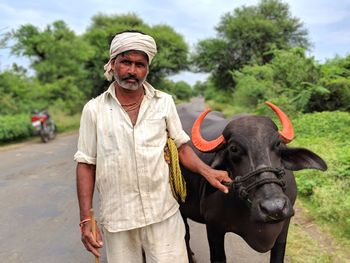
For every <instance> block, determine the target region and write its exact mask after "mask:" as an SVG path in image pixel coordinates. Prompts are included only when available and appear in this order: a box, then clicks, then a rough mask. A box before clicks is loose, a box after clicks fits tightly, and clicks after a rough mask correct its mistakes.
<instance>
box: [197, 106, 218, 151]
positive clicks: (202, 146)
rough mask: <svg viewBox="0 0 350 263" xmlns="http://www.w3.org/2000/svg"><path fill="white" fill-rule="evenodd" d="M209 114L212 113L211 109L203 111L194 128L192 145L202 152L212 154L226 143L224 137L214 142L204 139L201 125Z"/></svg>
mask: <svg viewBox="0 0 350 263" xmlns="http://www.w3.org/2000/svg"><path fill="white" fill-rule="evenodd" d="M209 112H211V109H207V110H205V111H203V112H202V113H201V114H200V115H199V117H198V118H197V120H196V121H195V122H194V124H193V126H192V143H193V145H194V146H195V147H196V148H197V149H198V150H200V151H201V152H211V151H213V150H215V148H216V147H218V146H219V145H220V144H222V143H223V142H224V141H225V138H224V136H222V135H220V136H219V137H218V138H216V139H215V140H212V141H207V140H205V139H203V137H202V135H201V124H202V122H203V120H204V118H205V116H206V115H207V114H208V113H209Z"/></svg>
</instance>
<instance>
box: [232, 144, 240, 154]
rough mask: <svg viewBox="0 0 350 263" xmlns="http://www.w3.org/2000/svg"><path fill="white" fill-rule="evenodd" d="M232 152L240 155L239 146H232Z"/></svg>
mask: <svg viewBox="0 0 350 263" xmlns="http://www.w3.org/2000/svg"><path fill="white" fill-rule="evenodd" d="M230 152H231V153H233V154H238V153H239V148H238V146H237V145H231V146H230Z"/></svg>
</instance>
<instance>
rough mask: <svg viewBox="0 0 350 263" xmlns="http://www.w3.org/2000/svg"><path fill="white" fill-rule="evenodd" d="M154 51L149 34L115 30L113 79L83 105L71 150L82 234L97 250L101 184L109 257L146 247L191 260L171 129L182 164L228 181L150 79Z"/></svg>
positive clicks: (160, 255) (156, 254)
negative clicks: (94, 213)
mask: <svg viewBox="0 0 350 263" xmlns="http://www.w3.org/2000/svg"><path fill="white" fill-rule="evenodd" d="M156 52H157V49H156V43H155V41H154V39H153V38H152V37H150V36H148V35H145V34H143V33H140V32H135V31H127V32H122V33H119V34H117V35H116V36H115V37H114V39H113V40H112V42H111V46H110V59H109V61H108V63H107V64H106V65H105V76H106V77H107V79H108V80H109V81H111V80H112V77H114V78H115V81H114V82H113V83H112V84H111V85H110V86H109V88H108V90H107V91H105V92H104V93H103V94H101V95H100V96H98V97H97V98H95V99H92V100H90V101H89V102H88V103H87V104H86V105H85V107H84V109H83V112H82V117H81V123H80V133H79V142H78V151H77V153H76V154H75V156H74V159H75V160H76V161H77V162H78V165H77V192H78V200H79V207H80V219H81V224H80V225H81V230H82V242H83V243H84V245H85V247H86V249H87V250H89V251H91V252H92V253H93V254H94V255H95V256H100V253H99V250H98V249H99V248H101V247H102V239H101V235H100V232H99V230H98V231H97V232H98V235H97V240H95V239H94V238H93V236H92V234H91V227H92V222H91V219H90V215H89V211H90V209H91V208H92V199H93V192H94V186H95V184H96V186H97V189H98V191H99V197H100V206H101V207H100V209H101V210H100V223H101V226H102V231H103V234H104V240H105V242H106V252H107V259H108V262H109V263H116V262H132V263H137V262H142V251H144V253H145V257H146V262H177V263H179V262H180V263H181V262H187V252H186V247H185V241H184V235H185V230H184V224H183V221H182V218H181V215H180V212H179V209H178V208H179V205H178V203H177V202H176V200H175V199H174V197H173V196H172V192H171V188H170V184H169V175H168V173H169V167H168V164H167V162H166V161H165V158H164V146H165V145H166V141H167V136H170V137H171V138H173V139H174V141H175V143H176V145H177V147H178V151H179V159H180V161H181V163H182V164H183V165H184V166H185V167H187V168H188V169H190V170H192V171H194V172H198V173H200V174H201V175H203V176H204V177H205V178H206V179H207V180H208V181H209V182H210V183H211V184H212V185H213V186H214V187H217V188H218V189H220V190H221V191H224V192H226V193H227V192H228V189H227V187H225V186H224V185H222V184H221V182H223V181H226V182H229V181H231V180H230V178H229V177H228V175H227V173H226V172H224V171H217V170H213V169H211V168H210V167H209V166H207V165H206V164H204V163H203V162H202V161H201V160H200V159H199V158H198V157H197V156H196V154H195V153H194V152H193V150H192V149H191V148H190V146H188V145H187V142H188V141H189V137H188V135H187V134H186V133H185V132H184V131H183V130H182V126H181V123H180V120H179V117H178V115H177V112H176V108H175V104H174V102H173V99H172V97H171V96H170V95H168V94H165V93H164V92H161V91H158V90H156V89H154V88H153V87H152V86H151V85H150V84H149V83H147V82H146V81H145V80H146V77H147V75H148V72H149V64H150V63H151V61H152V59H153V57H154V56H155V54H156Z"/></svg>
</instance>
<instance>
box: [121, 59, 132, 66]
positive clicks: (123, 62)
mask: <svg viewBox="0 0 350 263" xmlns="http://www.w3.org/2000/svg"><path fill="white" fill-rule="evenodd" d="M121 63H122V64H124V65H130V64H131V62H130V61H129V60H122V61H121Z"/></svg>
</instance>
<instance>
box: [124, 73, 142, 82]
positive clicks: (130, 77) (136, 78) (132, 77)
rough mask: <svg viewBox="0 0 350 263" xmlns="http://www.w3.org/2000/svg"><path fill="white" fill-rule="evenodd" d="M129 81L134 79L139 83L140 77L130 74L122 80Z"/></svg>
mask: <svg viewBox="0 0 350 263" xmlns="http://www.w3.org/2000/svg"><path fill="white" fill-rule="evenodd" d="M129 79H133V80H136V81H137V82H140V79H139V78H138V77H136V76H135V75H130V74H128V75H127V76H125V77H123V78H122V80H123V81H124V80H129Z"/></svg>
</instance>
